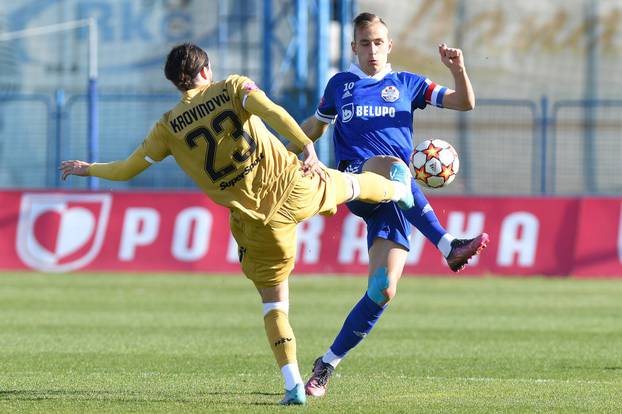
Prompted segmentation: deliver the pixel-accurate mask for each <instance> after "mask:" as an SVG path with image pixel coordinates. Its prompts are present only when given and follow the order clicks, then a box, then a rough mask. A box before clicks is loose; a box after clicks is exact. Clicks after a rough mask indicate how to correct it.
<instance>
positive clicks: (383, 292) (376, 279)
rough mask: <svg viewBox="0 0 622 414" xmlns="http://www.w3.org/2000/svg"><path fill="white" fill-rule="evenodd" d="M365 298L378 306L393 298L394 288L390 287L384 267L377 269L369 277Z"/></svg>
mask: <svg viewBox="0 0 622 414" xmlns="http://www.w3.org/2000/svg"><path fill="white" fill-rule="evenodd" d="M367 296H369V298H370V299H371V300H373V301H374V302H376V303H377V304H378V305H380V306H383V305H384V304H385V303H387V302H388V301H389V300H391V299H392V298H393V297H394V296H395V287H390V283H389V274H388V273H387V268H386V267H381V268H379V269H377V270H376V271H375V272H374V273H373V274H372V275H371V276H369V279H368V281H367Z"/></svg>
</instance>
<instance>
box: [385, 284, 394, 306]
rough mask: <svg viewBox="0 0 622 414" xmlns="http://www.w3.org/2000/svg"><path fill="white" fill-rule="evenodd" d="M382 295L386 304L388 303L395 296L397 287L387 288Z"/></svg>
mask: <svg viewBox="0 0 622 414" xmlns="http://www.w3.org/2000/svg"><path fill="white" fill-rule="evenodd" d="M383 294H384V297H385V300H386V302H387V303H388V302H390V301H391V300H393V298H394V297H395V295H396V294H397V287H396V286H389V287H388V288H386V289H384V290H383Z"/></svg>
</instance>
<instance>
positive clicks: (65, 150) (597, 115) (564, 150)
mask: <svg viewBox="0 0 622 414" xmlns="http://www.w3.org/2000/svg"><path fill="white" fill-rule="evenodd" d="M177 100H178V95H176V94H142V95H136V94H131V95H130V94H100V95H99V97H98V109H99V130H100V137H99V144H98V152H99V154H100V157H101V160H114V159H123V158H125V157H126V156H127V155H128V154H129V153H130V152H131V151H132V150H133V149H134V148H135V147H136V145H138V144H139V143H140V142H141V141H142V139H143V138H144V137H145V136H146V134H147V133H148V132H149V129H150V128H151V126H152V125H153V123H154V122H155V121H156V120H157V119H158V118H159V117H160V116H161V114H162V113H164V112H165V111H167V110H168V109H170V107H171V106H173V105H174V104H175V103H176V102H177ZM87 107H88V105H87V97H86V96H85V95H73V96H69V97H67V98H66V99H65V96H64V94H63V93H62V92H60V91H59V92H57V93H56V95H55V96H47V95H41V94H39V95H24V94H7V95H0V162H1V167H0V188H54V187H55V188H87V186H88V183H87V181H86V180H69V181H67V182H61V181H60V180H59V176H58V174H57V166H58V164H59V162H60V160H62V159H87V158H88V151H89V142H88V138H87V137H88V134H87V131H88V124H87V119H88V117H87ZM621 110H622V100H615V101H613V100H609V101H604V100H603V101H557V102H553V103H552V104H550V103H549V100H548V98H547V97H542V98H541V99H540V100H539V101H531V100H513V99H479V100H478V102H477V108H476V109H475V110H474V111H471V112H468V113H461V112H454V111H446V110H438V109H436V108H431V109H429V110H426V111H422V112H417V113H416V115H415V134H416V135H415V141H417V142H418V141H421V140H423V139H425V138H442V139H445V140H447V141H449V142H452V143H453V144H454V146H455V147H456V149H457V150H458V152H459V154H460V159H461V171H460V173H459V176H458V179H457V180H456V181H455V182H454V184H452V185H451V186H450V187H448V188H447V189H443V190H442V194H480V195H495V194H523V195H534V194H542V195H570V194H573V195H575V194H603V195H614V194H620V193H622V180H620V179H619V177H621V176H622V166H621V165H622V164H621V163H619V159H620V158H621V157H622V117H621V116H620V115H621ZM322 139H324V140H328V139H329V138H326V137H325V138H322ZM324 161H325V162H326V163H327V164H328V165H332V164H333V162H332V152H331V153H330V154H328V158H327V157H326V156H325V157H324ZM193 187H194V185H193V183H192V182H191V181H190V180H189V179H188V178H187V177H186V176H185V174H184V173H183V172H182V171H181V170H180V169H179V168H178V167H177V166H176V165H175V163H174V161H173V160H170V159H168V160H165V161H164V162H162V163H160V164H159V165H158V166H157V167H152V168H149V169H148V170H147V171H146V172H145V173H143V174H141V175H140V176H138V177H136V178H135V179H133V180H131V181H129V182H105V183H104V182H101V183H100V188H101V189H110V190H115V189H128V188H166V189H186V188H193Z"/></svg>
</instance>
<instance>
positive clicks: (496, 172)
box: [0, 0, 622, 196]
mask: <svg viewBox="0 0 622 414" xmlns="http://www.w3.org/2000/svg"><path fill="white" fill-rule="evenodd" d="M362 11H370V12H373V13H376V14H378V15H380V16H381V17H383V19H384V20H385V22H386V23H387V25H388V26H389V30H390V34H391V37H392V39H393V42H394V49H393V52H392V54H391V55H390V63H392V65H393V68H394V70H407V71H412V72H416V73H419V74H422V75H424V76H427V77H429V78H431V79H433V80H434V81H436V82H437V83H440V84H444V85H446V86H448V87H453V82H452V78H451V76H450V74H449V72H448V71H447V70H446V68H445V67H444V66H443V65H442V63H441V62H440V60H439V58H438V55H437V53H438V52H437V45H438V44H439V43H441V42H446V43H447V44H448V45H450V46H454V47H460V48H462V49H463V51H464V55H465V59H466V63H467V69H468V72H469V75H470V77H471V80H472V82H473V85H474V88H475V92H476V96H477V107H476V108H475V110H474V111H471V112H469V113H455V112H452V111H443V110H439V109H436V108H432V107H429V108H428V109H426V110H425V111H417V113H416V115H415V141H416V142H419V141H422V140H424V139H427V138H441V139H444V140H447V141H449V142H451V143H452V144H453V145H454V146H455V147H456V149H457V150H458V152H459V154H460V158H461V172H460V174H459V176H458V178H457V179H456V181H455V182H454V184H452V185H451V186H450V187H448V188H447V189H444V190H443V191H442V193H438V194H439V195H445V194H448V195H467V194H468V195H582V194H590V195H606V196H608V195H619V194H621V193H622V179H621V178H620V177H622V165H621V163H620V161H619V160H620V158H621V157H622V116H621V115H622V99H621V98H620V97H621V96H622V76H621V73H622V59H621V57H622V2H620V1H619V0H567V1H563V2H560V1H546V0H545V1H543V0H523V1H521V2H508V1H502V0H468V1H467V0H416V1H413V0H392V1H381V0H245V1H242V0H202V1H199V0H97V1H95V0H64V1H63V0H22V1H19V2H15V1H8V0H0V188H3V189H12V188H16V189H25V188H32V189H37V188H59V189H64V188H86V187H87V186H89V185H94V184H93V182H90V183H89V182H87V181H86V180H70V182H69V183H63V182H60V181H59V179H58V175H57V172H56V167H57V165H58V163H59V161H60V160H61V159H87V160H98V161H108V160H113V159H120V158H125V157H126V156H127V155H128V154H129V153H130V151H131V150H132V149H133V148H134V147H135V146H136V145H137V144H138V143H140V142H141V141H142V139H143V138H144V136H145V135H146V134H147V132H148V131H149V129H150V128H151V126H152V124H153V123H154V122H155V121H156V120H157V119H158V118H159V117H160V115H161V114H162V113H163V112H165V111H166V110H168V109H169V108H170V107H171V106H172V105H174V104H175V102H176V101H177V99H178V94H177V92H176V91H175V89H174V88H173V86H172V85H171V84H170V83H169V82H168V81H167V80H166V79H165V78H164V76H163V70H162V68H163V64H164V60H165V57H166V54H167V53H168V51H169V50H170V48H171V47H172V46H173V45H175V44H177V43H180V42H183V41H192V42H195V43H197V44H199V45H200V46H202V47H203V48H205V49H206V50H207V51H208V54H209V56H210V60H211V62H212V66H213V70H214V74H215V77H216V79H222V78H224V77H226V76H227V75H228V74H230V73H239V74H244V75H247V76H249V77H251V78H253V79H254V80H255V81H256V82H257V83H258V84H259V85H260V87H262V88H263V89H264V90H265V91H266V92H267V93H268V95H269V96H270V97H271V98H272V99H274V100H275V101H276V102H277V103H279V104H281V105H283V106H284V107H286V108H287V109H288V110H289V111H290V113H291V114H292V115H293V116H294V117H295V118H296V119H297V120H299V121H302V120H303V119H304V118H306V117H307V116H311V115H312V114H313V113H314V111H315V107H316V105H317V102H318V101H319V98H320V96H321V94H322V91H323V88H324V86H325V84H326V82H327V81H328V79H329V78H330V76H331V75H332V74H334V73H336V72H337V71H340V70H345V69H347V67H348V66H349V64H350V62H351V58H352V55H351V50H350V41H351V37H352V27H351V20H352V18H353V17H354V16H356V14H358V13H359V12H362ZM328 134H330V131H329V133H328ZM331 147H332V143H331V139H330V136H325V137H324V138H322V139H321V140H320V141H319V142H318V152H319V154H320V156H321V158H322V159H323V160H324V162H325V163H326V164H328V165H333V154H332V149H331ZM99 188H100V189H104V190H105V189H129V188H142V189H168V190H170V189H186V188H187V189H190V188H194V185H193V184H192V183H191V182H190V180H189V179H187V178H186V177H185V175H184V174H183V172H182V171H181V170H180V169H178V168H177V167H176V166H175V164H174V162H173V161H172V160H167V161H165V162H164V163H162V165H159V166H158V167H157V168H150V169H149V170H148V171H146V172H145V173H144V174H142V175H140V176H139V177H137V178H136V179H134V180H132V181H130V182H127V183H110V182H106V183H103V182H101V183H99ZM435 194H436V193H435Z"/></svg>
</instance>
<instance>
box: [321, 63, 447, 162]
mask: <svg viewBox="0 0 622 414" xmlns="http://www.w3.org/2000/svg"><path fill="white" fill-rule="evenodd" d="M446 91H447V88H445V87H443V86H440V85H437V84H435V83H434V82H432V81H430V80H429V79H427V78H424V77H421V76H419V75H416V74H414V73H409V72H392V71H391V66H390V65H388V64H387V67H386V68H385V70H383V71H382V72H380V73H378V74H376V75H375V76H373V77H371V76H368V75H366V74H365V73H364V72H363V71H362V70H361V69H360V68H359V67H358V66H356V65H352V66H350V69H349V70H348V71H347V72H340V73H338V74H336V75H335V76H333V77H332V78H331V79H330V80H329V81H328V84H327V85H326V89H325V90H324V96H323V97H322V99H321V100H320V104H319V106H318V109H317V111H316V113H315V116H316V118H317V119H319V120H320V121H323V122H326V123H330V122H333V121H334V122H335V130H334V137H333V140H334V145H335V157H336V159H337V162H338V163H339V162H341V161H344V160H367V159H369V158H371V157H373V156H376V155H393V156H395V157H399V158H401V159H402V160H403V161H404V162H406V163H407V164H408V162H409V157H410V154H411V153H412V151H413V147H414V146H413V112H414V110H415V109H423V108H425V107H426V105H427V104H432V105H435V106H438V107H441V105H442V102H443V96H445V92H446Z"/></svg>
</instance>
